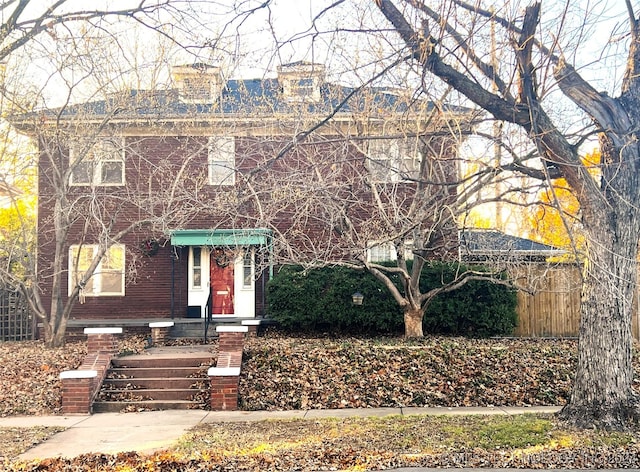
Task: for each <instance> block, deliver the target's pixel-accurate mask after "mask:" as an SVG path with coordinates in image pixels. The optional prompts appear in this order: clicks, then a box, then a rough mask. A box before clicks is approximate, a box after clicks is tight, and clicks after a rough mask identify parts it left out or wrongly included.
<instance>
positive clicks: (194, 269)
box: [189, 246, 204, 290]
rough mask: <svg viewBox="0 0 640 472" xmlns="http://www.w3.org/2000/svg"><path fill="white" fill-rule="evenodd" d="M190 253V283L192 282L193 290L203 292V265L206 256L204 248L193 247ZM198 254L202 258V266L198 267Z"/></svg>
mask: <svg viewBox="0 0 640 472" xmlns="http://www.w3.org/2000/svg"><path fill="white" fill-rule="evenodd" d="M189 252H190V256H191V264H190V267H191V273H190V274H189V275H190V279H191V280H190V282H191V289H192V290H202V288H203V283H202V282H203V280H202V279H203V276H204V274H203V271H202V268H203V265H202V259H203V256H204V251H203V248H202V247H200V246H192V247H191V250H190V251H189ZM196 252H197V253H198V254H199V256H200V265H196ZM197 279H199V280H200V283H199V284H197V283H196V280H197Z"/></svg>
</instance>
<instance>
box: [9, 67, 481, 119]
mask: <svg viewBox="0 0 640 472" xmlns="http://www.w3.org/2000/svg"><path fill="white" fill-rule="evenodd" d="M416 105H417V107H416ZM434 108H435V105H434V104H433V103H432V102H429V101H424V100H422V101H421V100H417V99H415V98H412V97H407V96H406V95H401V94H400V93H399V90H398V89H392V88H388V87H369V88H363V89H356V88H353V87H346V86H342V85H336V84H332V83H326V82H325V83H323V84H322V85H321V86H320V100H319V101H316V102H314V101H295V100H291V99H288V97H286V96H284V94H283V92H282V84H281V83H280V82H279V81H278V79H275V78H266V79H231V80H228V81H227V82H225V84H224V86H223V87H222V90H221V92H220V96H219V98H218V97H216V99H215V100H211V101H210V102H208V103H185V102H184V101H182V100H181V99H180V94H179V92H178V90H176V89H169V90H130V91H129V92H128V94H126V95H125V96H124V97H123V94H114V95H113V96H112V97H110V98H108V99H105V100H97V101H91V102H85V103H82V104H77V105H72V106H68V107H66V108H64V109H62V110H48V112H47V111H45V112H44V114H47V113H51V114H54V113H55V114H57V113H60V115H61V116H62V117H73V116H78V115H85V116H104V115H106V114H108V113H112V112H113V110H115V109H119V110H120V111H119V112H118V113H117V114H116V116H120V117H122V116H132V117H136V118H145V117H148V118H151V117H164V118H169V117H176V118H178V117H194V116H197V115H200V114H202V115H212V114H221V115H226V114H229V115H237V114H246V113H251V114H275V113H290V112H297V113H300V112H301V111H302V112H305V113H312V114H313V113H317V114H320V113H322V114H328V113H331V112H335V111H336V110H339V112H340V113H354V112H363V111H367V110H371V114H373V115H375V114H376V112H383V113H389V112H391V113H404V112H406V111H408V110H410V109H418V110H424V109H426V110H432V109H434ZM443 111H446V112H450V113H469V112H470V111H471V110H470V109H469V108H464V107H455V106H447V107H445V108H444V110H443ZM42 115H43V112H40V114H39V116H42ZM14 118H15V119H17V121H26V120H25V118H28V116H27V115H19V116H16V117H14ZM15 119H14V120H11V119H10V121H16V120H15Z"/></svg>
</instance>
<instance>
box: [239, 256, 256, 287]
mask: <svg viewBox="0 0 640 472" xmlns="http://www.w3.org/2000/svg"><path fill="white" fill-rule="evenodd" d="M255 271H256V267H255V251H254V249H253V248H247V249H245V251H244V254H242V289H243V290H253V288H254V286H255Z"/></svg>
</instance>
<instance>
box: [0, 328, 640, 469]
mask: <svg viewBox="0 0 640 472" xmlns="http://www.w3.org/2000/svg"><path fill="white" fill-rule="evenodd" d="M143 346H144V340H143V339H141V338H126V339H123V340H122V341H121V343H120V350H121V352H129V353H131V352H139V351H140V350H142V349H143ZM576 349H577V343H576V341H574V340H557V339H537V340H533V339H526V340H525V339H483V340H472V339H464V338H442V337H427V338H425V339H422V340H411V341H409V340H404V339H400V338H378V339H358V338H339V339H336V338H331V337H324V338H318V337H315V338H314V337H308V338H291V337H284V336H279V335H277V334H275V333H272V334H269V335H267V336H265V337H260V338H256V339H252V340H248V341H247V343H246V345H245V354H244V362H243V368H242V375H241V381H240V397H241V398H240V404H241V407H242V408H244V409H250V410H257V409H266V410H276V409H283V410H286V409H300V408H303V409H304V408H351V407H359V408H362V407H384V406H393V407H397V406H486V405H496V406H508V405H513V406H515V405H558V404H562V403H564V402H565V401H566V398H567V396H568V394H569V389H570V384H571V378H572V375H573V371H574V368H575V361H576ZM85 351H86V346H85V343H83V342H80V343H69V344H68V345H67V346H66V347H65V348H63V349H56V350H46V349H44V347H43V345H42V343H39V342H21V343H0V415H1V416H9V415H22V414H27V415H41V414H56V413H58V412H59V411H60V381H59V374H60V372H61V371H63V370H67V369H73V368H75V367H77V366H78V365H79V364H80V362H81V361H82V358H83V357H84V355H85ZM634 365H635V367H636V370H638V359H637V356H636V357H635V358H634ZM431 421H436V423H437V424H439V425H440V426H441V428H440V429H437V428H436V426H434V424H433V423H431ZM465 421H466V422H469V421H472V422H474V423H473V424H470V423H465ZM490 421H493V420H491V419H488V418H487V419H457V418H447V419H440V420H438V419H437V418H434V419H415V418H407V417H402V418H400V417H398V418H391V419H370V420H364V419H346V420H333V421H328V422H323V421H306V422H305V421H289V422H287V421H285V422H273V423H269V422H265V423H239V424H224V425H213V426H203V427H201V428H198V429H196V430H194V432H193V434H192V435H191V436H189V437H188V438H186V442H185V443H183V446H182V447H181V448H179V449H177V450H176V451H169V452H166V453H156V454H153V455H151V456H145V455H138V454H135V453H129V454H120V455H117V456H107V455H87V456H80V457H79V458H76V459H70V460H65V459H50V460H46V461H44V462H42V463H39V464H38V465H37V466H34V467H36V468H37V469H38V470H51V471H59V470H76V466H77V467H84V468H85V469H86V468H87V467H89V468H90V469H91V470H114V468H122V467H125V468H126V467H129V468H130V469H131V470H185V471H186V470H292V469H296V470H320V469H324V468H332V467H333V468H334V469H335V468H338V469H340V468H343V469H352V470H363V469H367V468H371V469H376V468H380V469H381V468H385V467H399V466H407V465H424V466H431V467H437V466H455V467H461V466H464V465H466V466H482V467H490V466H493V467H503V466H505V465H508V466H512V467H523V466H525V467H528V466H533V467H543V466H544V467H581V466H582V467H590V466H592V465H595V466H598V465H602V464H599V463H597V461H598V460H604V459H606V460H607V461H611V460H614V459H615V461H614V462H615V463H616V464H618V467H636V466H637V465H638V464H637V463H638V458H639V457H640V454H639V451H638V448H637V444H638V443H639V441H640V437H638V436H637V435H630V436H629V435H623V436H616V435H615V434H613V435H612V434H607V435H603V436H599V435H598V433H580V434H577V433H575V432H570V431H569V432H567V431H564V430H562V429H561V426H560V427H559V425H558V424H557V423H556V422H555V421H554V420H551V419H549V418H545V417H534V418H533V419H526V418H525V419H521V418H520V419H508V420H501V421H506V423H505V424H501V425H497V426H496V425H491V424H487V423H486V422H490ZM523 422H524V423H523ZM49 433H50V432H48V431H38V430H37V428H36V429H34V430H33V431H30V430H29V429H27V428H25V429H21V430H17V431H16V430H12V429H10V428H5V429H0V443H2V444H8V443H9V442H13V443H15V446H16V448H17V449H16V448H14V449H12V451H11V454H10V456H13V457H15V455H17V454H18V453H19V452H21V450H20V448H22V449H23V450H24V449H26V448H28V447H29V446H31V445H32V444H35V443H36V442H38V441H40V440H42V438H44V437H46V435H47V434H49ZM478 435H479V436H478ZM221 438H222V439H224V442H225V443H227V444H228V446H225V447H229V448H235V449H234V450H227V449H223V448H222V447H221V446H220V444H219V440H220V439H221ZM232 438H235V439H234V440H233V441H231V440H230V439H232ZM216 441H218V442H216ZM234 441H235V442H234ZM505 441H506V442H505ZM514 441H519V442H518V443H517V444H516V443H514ZM20 444H22V446H21V445H20ZM188 444H191V446H188ZM10 456H9V455H5V460H6V458H7V457H10ZM598 458H599V459H598ZM533 459H535V460H536V461H537V462H535V463H533V462H531V461H532V460H533ZM594 461H595V462H594ZM616 461H617V462H616ZM612 464H613V463H607V466H608V467H611V466H612ZM0 465H1V460H0ZM5 467H6V468H7V470H35V469H20V468H19V467H21V466H17V465H16V466H15V467H18V469H14V468H13V467H14V465H8V464H6V463H5ZM85 469H83V470H85ZM86 470H88V469H86ZM123 470H124V469H123Z"/></svg>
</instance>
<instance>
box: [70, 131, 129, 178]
mask: <svg viewBox="0 0 640 472" xmlns="http://www.w3.org/2000/svg"><path fill="white" fill-rule="evenodd" d="M86 145H88V143H87V140H82V139H80V140H78V141H76V142H74V143H72V145H71V146H70V147H69V162H70V163H73V162H75V160H76V154H77V153H78V152H79V151H81V150H82V149H83V146H86ZM107 146H109V148H108V149H107V148H106V147H107ZM124 148H125V146H124V137H123V136H110V137H99V138H96V139H95V142H94V143H93V144H92V145H91V148H90V149H89V150H88V151H87V153H86V154H85V155H84V156H83V157H82V160H81V161H80V162H79V163H77V164H76V167H75V168H74V169H73V171H72V172H71V175H70V177H69V184H70V185H73V186H78V187H88V186H96V187H97V186H99V187H120V186H123V185H124V184H125V155H124V154H125V149H124ZM113 163H117V164H119V165H120V179H119V180H118V181H117V182H105V181H103V178H102V177H103V175H102V174H103V171H104V169H105V167H106V166H107V165H109V164H113ZM84 166H89V170H88V173H87V175H88V179H87V180H86V181H84V180H83V181H76V179H75V178H74V176H76V175H78V174H79V172H77V171H79V170H80V169H81V168H83V167H84Z"/></svg>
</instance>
